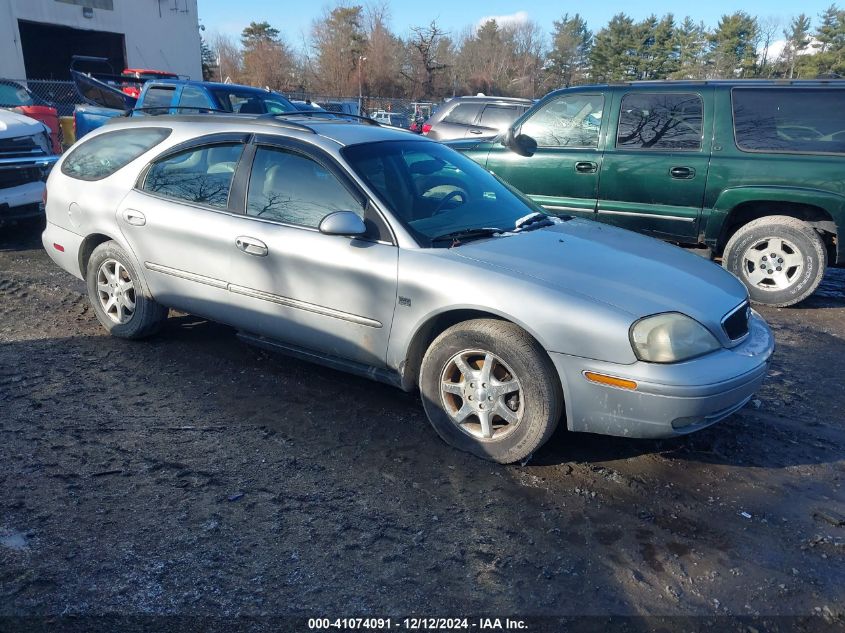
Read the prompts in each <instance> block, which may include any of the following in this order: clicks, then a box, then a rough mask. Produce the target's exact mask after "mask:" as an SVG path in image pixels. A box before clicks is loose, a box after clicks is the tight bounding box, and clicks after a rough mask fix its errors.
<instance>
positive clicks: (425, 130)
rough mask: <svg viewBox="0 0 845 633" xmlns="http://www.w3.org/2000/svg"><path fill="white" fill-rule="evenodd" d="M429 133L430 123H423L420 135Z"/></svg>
mask: <svg viewBox="0 0 845 633" xmlns="http://www.w3.org/2000/svg"><path fill="white" fill-rule="evenodd" d="M429 132H431V123H423V129H422V133H423V134H428V133H429Z"/></svg>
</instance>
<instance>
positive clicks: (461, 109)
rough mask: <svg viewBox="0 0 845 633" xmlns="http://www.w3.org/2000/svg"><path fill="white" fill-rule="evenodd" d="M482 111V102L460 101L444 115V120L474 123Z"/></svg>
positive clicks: (464, 123) (467, 123)
mask: <svg viewBox="0 0 845 633" xmlns="http://www.w3.org/2000/svg"><path fill="white" fill-rule="evenodd" d="M480 111H481V104H480V103H459V104H458V105H456V106H455V107H454V108H452V110H451V111H450V112H449V113H448V114H447V115H446V116H445V117H444V119H443V122H444V123H458V124H460V125H472V123H473V121H475V117H476V116H478V113H479V112H480Z"/></svg>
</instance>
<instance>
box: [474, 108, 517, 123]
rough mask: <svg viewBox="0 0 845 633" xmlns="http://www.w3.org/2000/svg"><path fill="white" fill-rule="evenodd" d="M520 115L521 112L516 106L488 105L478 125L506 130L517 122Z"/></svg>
mask: <svg viewBox="0 0 845 633" xmlns="http://www.w3.org/2000/svg"><path fill="white" fill-rule="evenodd" d="M519 114H520V111H519V110H517V108H516V107H515V106H500V105H488V106H487V107H486V108H484V112H482V113H481V120H480V121H479V122H478V124H479V125H483V126H484V127H492V128H496V129H499V128H506V127H508V126H509V125H510V124H511V123H513V122H514V121H516V117H517V116H518V115H519Z"/></svg>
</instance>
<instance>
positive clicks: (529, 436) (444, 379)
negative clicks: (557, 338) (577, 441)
mask: <svg viewBox="0 0 845 633" xmlns="http://www.w3.org/2000/svg"><path fill="white" fill-rule="evenodd" d="M420 392H421V395H422V399H423V406H424V407H425V412H426V414H427V415H428V419H429V420H430V421H431V424H432V426H434V428H435V430H436V431H437V433H438V434H439V435H440V437H442V438H443V439H444V440H445V441H446V442H447V443H448V444H451V445H452V446H454V447H455V448H458V449H460V450H463V451H467V452H469V453H472V454H474V455H477V456H478V457H481V458H483V459H488V460H491V461H495V462H499V463H501V464H509V463H512V462H517V461H521V460H524V459H526V458H527V457H529V456H530V455H531V454H532V453H534V451H536V450H537V449H538V448H540V446H542V445H543V444H544V443H545V442H546V440H548V439H549V437H551V435H552V433H553V432H554V430H555V427H556V426H557V424H558V421H559V420H560V417H561V410H562V405H563V396H562V393H561V388H560V383H559V381H558V377H557V372H556V371H555V369H554V366H553V365H552V362H551V360H549V357H548V355H547V354H546V353H545V351H544V350H543V348H542V347H541V346H540V345H539V344H538V343H537V341H536V340H534V339H533V338H532V337H531V336H529V335H528V334H527V333H526V332H525V331H524V330H523V329H521V328H519V327H517V326H516V325H514V324H513V323H508V322H507V321H498V320H494V319H476V320H472V321H464V322H462V323H458V324H457V325H453V326H452V327H450V328H449V329H447V330H446V331H444V332H443V333H442V334H440V336H438V337H437V338H436V339H435V340H434V342H432V344H431V346H430V347H429V348H428V351H427V352H426V354H425V357H424V358H423V362H422V367H421V368H420ZM485 419H486V420H487V422H484V421H483V420H485Z"/></svg>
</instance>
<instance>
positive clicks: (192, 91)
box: [179, 86, 211, 113]
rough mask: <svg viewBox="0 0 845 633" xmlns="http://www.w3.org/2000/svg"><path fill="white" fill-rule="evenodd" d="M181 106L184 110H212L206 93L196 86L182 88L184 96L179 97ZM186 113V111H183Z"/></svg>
mask: <svg viewBox="0 0 845 633" xmlns="http://www.w3.org/2000/svg"><path fill="white" fill-rule="evenodd" d="M179 105H180V106H182V107H183V108H186V107H187V108H198V109H202V108H210V107H211V103H209V101H208V97H207V96H206V94H205V92H204V91H203V90H201V89H199V88H197V87H196V86H185V87H183V88H182V94H181V95H180V96H179ZM182 112H183V113H184V112H185V111H184V110H183V111H182Z"/></svg>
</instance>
